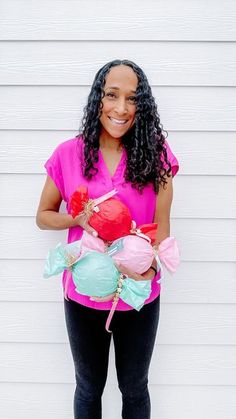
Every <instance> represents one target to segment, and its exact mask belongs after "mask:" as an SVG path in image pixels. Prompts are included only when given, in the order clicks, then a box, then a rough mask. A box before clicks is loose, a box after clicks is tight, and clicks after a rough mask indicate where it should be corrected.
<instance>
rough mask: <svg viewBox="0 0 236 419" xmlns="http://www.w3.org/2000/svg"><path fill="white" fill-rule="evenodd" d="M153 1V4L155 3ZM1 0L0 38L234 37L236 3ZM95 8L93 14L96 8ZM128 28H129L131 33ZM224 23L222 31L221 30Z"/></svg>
mask: <svg viewBox="0 0 236 419" xmlns="http://www.w3.org/2000/svg"><path fill="white" fill-rule="evenodd" d="M150 3H151V4H150ZM28 4H29V3H28V1H27V0H21V1H17V0H15V1H13V0H11V1H8V0H2V11H1V14H2V25H1V32H0V36H1V39H4V40H5V39H9V40H10V39H13V40H17V39H23V40H24V39H29V40H32V39H39V40H41V39H43V40H47V39H57V40H61V39H66V40H70V39H72V40H78V39H81V40H82V39H84V40H117V39H120V40H124V41H128V40H137V39H142V40H178V41H179V40H214V41H215V40H222V41H223V40H229V41H232V40H235V39H236V31H235V24H234V23H235V7H234V2H233V0H228V1H227V2H226V3H224V5H223V3H222V2H215V1H213V0H208V1H207V3H206V2H205V1H203V0H199V1H198V2H195V3H194V5H193V4H192V3H189V2H186V1H184V0H177V1H174V0H168V1H164V0H160V1H158V3H157V2H155V1H152V2H149V7H146V4H145V3H143V2H142V1H141V0H139V1H135V0H131V1H129V2H127V3H124V4H123V3H122V7H121V6H120V3H117V2H114V4H113V5H112V10H111V7H110V2H109V1H108V0H102V1H99V2H95V1H92V2H91V1H90V2H87V1H86V0H80V1H77V2H76V1H72V0H67V1H57V0H48V1H47V2H41V3H39V2H37V1H36V0H33V1H31V2H30V4H31V7H28ZM91 10H92V13H91ZM127 28H129V30H128V32H127ZM219 28H220V31H219Z"/></svg>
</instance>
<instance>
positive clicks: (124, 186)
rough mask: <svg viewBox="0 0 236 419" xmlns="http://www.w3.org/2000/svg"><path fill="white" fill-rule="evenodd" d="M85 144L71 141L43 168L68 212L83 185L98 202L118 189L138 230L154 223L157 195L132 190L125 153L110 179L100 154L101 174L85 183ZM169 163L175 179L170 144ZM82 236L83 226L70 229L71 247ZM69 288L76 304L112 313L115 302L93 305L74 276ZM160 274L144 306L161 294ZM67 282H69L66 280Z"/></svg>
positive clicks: (125, 306)
mask: <svg viewBox="0 0 236 419" xmlns="http://www.w3.org/2000/svg"><path fill="white" fill-rule="evenodd" d="M83 146H84V144H83V140H82V139H81V138H72V139H69V140H67V141H65V142H63V143H61V144H59V145H58V146H57V147H56V149H55V150H54V152H53V153H52V155H51V157H50V158H49V159H48V160H47V161H46V163H45V165H44V167H45V168H46V170H47V174H48V175H49V176H50V177H51V178H52V180H53V181H54V183H55V185H56V187H57V188H58V190H59V192H60V194H61V196H62V198H63V200H64V201H65V202H66V207H67V211H68V202H69V199H70V196H71V195H72V193H73V192H74V191H75V190H76V189H77V188H78V186H80V185H86V186H87V187H88V192H89V197H90V198H98V197H99V196H101V195H103V194H105V193H107V192H109V191H111V190H112V189H117V191H118V193H117V194H116V196H115V197H117V198H119V199H120V200H121V201H122V202H123V203H124V204H126V205H127V207H128V208H129V210H130V212H131V215H132V218H133V220H135V221H136V224H137V226H139V225H140V224H147V223H152V222H153V220H154V215H155V207H156V194H155V192H154V190H153V186H152V185H151V184H149V185H147V186H145V188H144V189H143V191H142V193H140V192H139V191H137V190H136V189H134V188H132V186H131V183H127V182H125V179H124V173H125V168H126V151H125V149H123V151H122V155H121V159H120V162H119V164H118V166H117V168H116V171H115V173H114V175H113V176H111V175H110V173H109V171H108V168H107V166H106V164H105V162H104V160H103V157H102V153H101V151H100V150H99V160H98V163H96V167H97V168H98V173H97V174H96V175H95V176H93V178H92V179H91V180H88V179H86V178H85V177H84V176H83V173H82V165H81V162H82V161H83ZM166 149H167V155H168V160H169V161H170V163H171V167H172V176H174V175H175V174H176V173H177V171H178V169H179V165H178V161H177V159H176V157H175V156H174V155H173V153H172V151H171V149H170V147H169V145H168V143H167V142H166ZM81 236H82V228H81V227H80V226H76V227H72V228H69V231H68V243H71V242H73V241H75V240H79V239H80V238H81ZM66 272H67V271H64V273H63V276H62V284H63V288H64V289H65V279H66ZM69 275H70V278H69V282H68V284H67V295H68V297H69V299H71V300H74V301H76V302H78V303H80V304H82V305H84V306H87V307H91V308H94V309H97V310H110V309H111V306H112V301H108V302H101V303H100V302H96V301H91V300H90V297H88V296H85V295H81V294H79V293H77V292H76V291H75V285H74V283H73V280H72V277H71V273H69ZM158 279H160V277H159V273H158V274H157V275H156V276H155V277H154V278H153V280H152V292H151V294H150V297H149V298H148V299H147V300H146V301H145V304H147V303H150V302H151V301H153V300H154V299H155V298H156V297H157V296H158V295H159V293H160V284H159V283H158V282H157V281H158ZM67 281H68V279H67ZM116 310H133V308H132V307H131V306H129V305H128V304H126V303H124V302H123V301H122V300H121V299H120V300H119V302H118V304H117V308H116Z"/></svg>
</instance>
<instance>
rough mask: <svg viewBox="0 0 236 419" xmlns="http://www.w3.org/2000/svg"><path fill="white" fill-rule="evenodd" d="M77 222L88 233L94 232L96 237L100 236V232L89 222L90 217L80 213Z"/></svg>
mask: <svg viewBox="0 0 236 419" xmlns="http://www.w3.org/2000/svg"><path fill="white" fill-rule="evenodd" d="M75 222H76V224H77V225H79V226H80V227H82V228H83V229H84V230H85V231H87V233H89V234H92V236H94V237H98V232H97V231H96V230H94V228H93V227H91V226H90V225H89V223H88V219H87V217H86V215H85V214H80V215H77V216H76V217H75Z"/></svg>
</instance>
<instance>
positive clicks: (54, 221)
mask: <svg viewBox="0 0 236 419" xmlns="http://www.w3.org/2000/svg"><path fill="white" fill-rule="evenodd" d="M36 224H37V226H38V227H39V228H40V229H41V230H65V229H67V228H70V227H75V226H76V225H78V223H77V222H76V219H73V218H72V216H71V215H70V214H64V213H61V212H57V211H51V210H45V211H41V212H40V213H38V214H37V216H36Z"/></svg>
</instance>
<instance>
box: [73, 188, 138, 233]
mask: <svg viewBox="0 0 236 419" xmlns="http://www.w3.org/2000/svg"><path fill="white" fill-rule="evenodd" d="M116 193H117V191H116V190H113V191H111V192H108V194H105V195H103V196H101V197H100V198H97V199H90V198H89V196H88V188H87V187H86V186H80V187H79V188H78V189H77V190H76V191H75V192H74V193H73V194H72V196H71V198H70V202H69V207H70V213H71V215H72V217H73V218H75V217H76V216H77V215H79V214H85V215H86V217H87V220H88V223H89V224H90V225H91V227H93V228H94V229H95V230H96V231H97V232H98V235H99V237H101V238H102V239H103V240H107V241H113V240H116V239H118V238H120V237H122V236H126V235H128V234H130V230H131V228H132V218H131V214H130V211H129V209H128V208H127V206H126V205H124V204H123V203H122V202H121V201H119V200H118V199H114V198H112V196H113V195H115V194H116Z"/></svg>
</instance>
